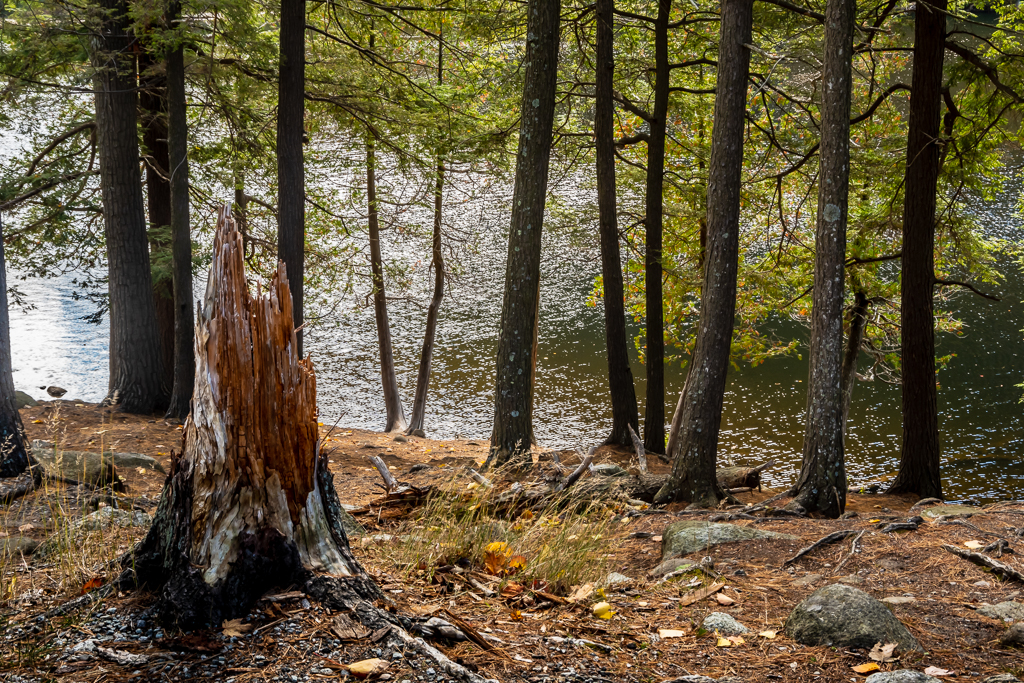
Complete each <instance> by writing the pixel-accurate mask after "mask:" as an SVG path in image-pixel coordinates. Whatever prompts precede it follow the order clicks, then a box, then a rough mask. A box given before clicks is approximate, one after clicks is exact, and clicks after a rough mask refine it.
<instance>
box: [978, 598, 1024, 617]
mask: <svg viewBox="0 0 1024 683" xmlns="http://www.w3.org/2000/svg"><path fill="white" fill-rule="evenodd" d="M978 614H980V615H981V616H983V617H989V618H991V619H1000V620H1002V621H1024V604H1021V603H1019V602H1014V601H1013V600H1007V601H1006V602H1000V603H999V604H998V605H982V606H981V607H979V608H978Z"/></svg>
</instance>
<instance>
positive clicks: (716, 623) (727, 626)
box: [701, 612, 750, 636]
mask: <svg viewBox="0 0 1024 683" xmlns="http://www.w3.org/2000/svg"><path fill="white" fill-rule="evenodd" d="M701 625H702V626H703V627H704V628H705V629H707V630H708V631H718V632H719V633H720V634H722V635H723V636H738V635H739V634H741V633H747V632H748V631H750V629H749V628H747V627H746V626H744V625H743V624H741V623H740V622H738V621H736V620H735V619H733V618H732V617H731V616H730V615H728V614H726V613H724V612H712V613H711V614H709V615H707V616H706V617H704V621H703V623H702V624H701Z"/></svg>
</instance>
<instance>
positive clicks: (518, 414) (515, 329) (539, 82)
mask: <svg viewBox="0 0 1024 683" xmlns="http://www.w3.org/2000/svg"><path fill="white" fill-rule="evenodd" d="M560 10H561V2H560V0H529V3H528V4H527V10H526V11H527V13H528V15H529V20H528V22H527V42H526V56H525V61H524V66H525V69H526V78H525V83H524V84H523V99H522V107H521V111H520V119H521V120H520V126H519V148H518V151H517V154H516V180H515V189H514V190H513V193H512V222H511V227H510V229H509V233H508V257H507V261H506V264H505V293H504V298H503V300H502V306H501V324H500V327H499V330H500V331H499V336H498V359H497V378H496V382H495V390H494V431H493V432H492V434H491V452H490V455H489V456H488V458H487V462H486V463H484V466H485V467H491V466H496V465H503V464H505V463H507V462H509V461H512V460H516V461H518V460H519V459H521V458H523V457H524V456H528V455H529V452H530V442H531V439H532V436H533V361H534V359H533V355H534V349H533V336H534V329H535V327H536V325H537V302H538V298H539V296H540V246H541V229H542V226H543V222H544V203H545V199H546V198H547V187H548V162H549V157H550V153H551V132H552V125H553V123H554V118H555V86H556V82H557V75H556V72H557V70H558V44H559V40H558V34H559V12H560Z"/></svg>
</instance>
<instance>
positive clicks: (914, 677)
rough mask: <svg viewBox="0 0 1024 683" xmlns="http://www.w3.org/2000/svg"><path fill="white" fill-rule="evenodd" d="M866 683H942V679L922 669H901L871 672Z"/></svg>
mask: <svg viewBox="0 0 1024 683" xmlns="http://www.w3.org/2000/svg"><path fill="white" fill-rule="evenodd" d="M864 683H942V681H941V680H939V679H938V678H935V677H934V676H929V675H928V674H924V673H921V672H920V671H914V670H912V669H900V670H898V671H879V672H878V673H876V674H871V675H870V676H868V678H867V680H866V681H864Z"/></svg>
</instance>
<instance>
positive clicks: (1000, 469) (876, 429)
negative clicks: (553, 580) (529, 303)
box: [11, 190, 1024, 502]
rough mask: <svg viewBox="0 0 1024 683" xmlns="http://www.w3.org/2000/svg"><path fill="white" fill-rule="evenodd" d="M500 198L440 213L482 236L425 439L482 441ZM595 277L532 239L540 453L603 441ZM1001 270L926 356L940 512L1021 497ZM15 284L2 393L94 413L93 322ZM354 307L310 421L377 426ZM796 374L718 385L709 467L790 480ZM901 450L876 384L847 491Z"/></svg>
mask: <svg viewBox="0 0 1024 683" xmlns="http://www.w3.org/2000/svg"><path fill="white" fill-rule="evenodd" d="M581 192H582V191H579V190H576V197H577V198H578V199H580V201H589V200H590V198H589V197H588V196H586V193H585V192H583V193H582V194H581ZM1016 199H1017V195H1016V193H1015V192H1010V191H1008V192H1007V193H1006V194H1005V195H1004V196H1003V197H1002V198H1000V200H999V201H996V202H992V203H987V204H979V205H978V206H976V207H974V208H973V210H974V211H976V212H977V215H979V216H980V217H981V218H982V221H983V224H984V225H985V229H986V230H987V231H988V233H989V234H991V235H994V236H1000V237H1005V238H1008V239H1011V240H1013V241H1019V240H1018V238H1017V237H1016V232H1017V230H1018V228H1019V226H1020V220H1019V218H1018V217H1017V215H1016V213H1015V211H1014V206H1015V202H1016ZM507 200H508V197H507V196H501V195H500V193H498V194H497V195H496V194H495V193H490V194H487V195H485V196H480V197H478V198H476V199H473V200H469V201H466V202H464V203H463V202H461V200H455V199H452V200H449V206H448V208H447V211H448V215H449V216H453V217H454V218H453V220H454V221H455V222H456V223H458V224H461V225H467V226H469V225H471V226H473V231H474V232H476V233H477V234H480V235H483V237H481V238H480V241H479V242H478V243H477V244H476V253H475V254H469V255H464V256H463V258H462V266H463V272H462V273H461V274H460V275H459V277H458V279H457V281H455V282H454V283H453V284H452V285H451V286H450V287H449V289H448V292H447V296H446V299H445V303H444V306H443V308H442V313H441V319H440V324H439V327H438V332H437V348H436V350H435V354H434V365H433V381H432V383H431V391H430V394H429V400H428V407H427V425H426V426H427V431H428V433H429V434H430V435H431V436H434V437H438V438H452V437H462V438H477V439H486V438H487V437H488V436H489V433H490V429H491V420H492V416H493V403H492V401H493V396H492V392H493V382H494V370H493V367H494V349H495V344H496V340H497V332H498V330H497V326H498V320H499V314H500V305H501V291H502V285H503V278H504V265H503V263H504V253H505V241H504V240H505V237H504V232H505V231H506V230H507V224H508V213H507ZM385 239H387V238H385ZM402 249H406V250H408V249H410V247H409V245H408V244H406V245H405V246H403V247H394V248H392V255H395V254H396V253H398V252H400V251H401V250H402ZM410 253H411V252H410ZM423 253H425V252H424V251H419V252H416V254H423ZM399 255H401V254H399ZM410 258H419V256H410ZM426 265H427V264H426V263H419V268H418V270H416V271H414V273H413V278H412V287H411V290H410V292H409V297H408V298H406V299H399V300H395V301H392V302H391V303H390V304H389V305H390V314H391V324H392V336H393V339H394V344H395V362H396V366H397V371H398V377H399V385H400V388H401V391H402V395H403V398H404V399H405V400H406V401H411V399H412V394H413V389H414V382H415V376H416V368H417V364H418V362H419V351H420V344H421V343H422V335H423V328H424V319H425V313H426V311H425V303H426V301H427V299H428V297H429V291H430V287H431V286H432V279H431V278H430V277H428V273H427V268H426ZM599 268H600V261H599V254H598V250H597V246H596V240H594V239H593V237H589V238H580V234H579V233H578V232H577V233H573V234H551V233H549V234H548V235H547V236H546V240H545V244H544V262H543V281H542V294H541V329H540V340H539V360H538V365H537V379H538V386H537V393H536V399H535V400H536V403H535V405H536V408H535V416H536V417H535V429H536V434H537V439H538V441H539V443H540V444H541V445H543V446H551V447H574V446H580V447H586V446H589V445H592V444H594V443H596V442H598V441H600V440H602V439H603V438H604V436H605V435H606V432H607V430H608V428H609V425H610V414H609V410H608V407H607V405H608V398H607V379H606V370H607V368H606V364H605V360H604V328H603V322H602V319H601V309H600V307H598V308H593V307H588V306H586V304H585V301H586V298H587V294H588V293H589V292H590V290H591V287H592V283H593V280H594V277H595V275H597V274H598V273H599ZM1002 270H1003V272H1004V274H1005V275H1006V280H1005V281H1004V282H1003V283H1001V284H1000V285H998V286H995V287H992V288H991V289H992V290H993V291H994V292H995V293H996V294H997V295H999V296H1001V297H1002V301H1001V302H998V303H996V302H990V301H987V300H984V299H981V298H979V297H976V296H974V295H970V294H965V295H962V296H960V297H959V298H958V300H957V302H956V307H957V309H958V314H959V316H960V317H961V318H962V319H963V320H964V322H965V323H966V328H965V334H964V335H963V336H962V337H951V336H948V335H945V336H941V337H940V339H939V353H940V354H947V353H956V354H957V355H956V358H955V359H954V361H953V362H952V363H951V365H950V366H949V367H948V368H947V369H946V370H944V371H943V372H942V374H941V376H940V379H941V385H942V389H941V390H940V392H939V410H940V428H941V439H942V446H943V454H944V466H943V477H944V485H945V492H946V495H947V497H949V498H950V499H955V500H964V501H978V502H982V501H990V500H994V499H1004V498H1007V497H1012V498H1018V499H1020V498H1024V424H1022V418H1021V406H1020V404H1019V399H1020V397H1021V394H1022V392H1024V389H1020V388H1018V387H1016V386H1015V385H1017V384H1018V383H1021V382H1022V381H1024V379H1022V374H1024V373H1022V372H1021V357H1022V356H1024V332H1021V328H1024V308H1022V304H1021V301H1022V300H1024V288H1022V287H1021V285H1020V282H1019V277H1018V270H1017V268H1016V266H1015V265H1014V264H1013V263H1012V262H1011V261H1010V259H1009V258H1006V259H1004V260H1003V261H1002ZM16 283H17V284H19V286H20V288H21V290H22V292H23V293H24V294H26V295H27V296H28V298H29V300H31V301H32V302H33V303H34V304H35V305H36V309H35V310H32V311H28V312H20V311H12V315H11V325H12V330H11V336H12V345H13V349H12V350H13V357H14V368H15V372H14V380H15V385H16V386H17V387H18V388H19V389H22V390H25V391H28V393H30V394H32V395H34V396H37V397H43V396H44V392H42V391H40V389H39V387H41V386H46V385H48V384H59V385H61V386H63V387H65V388H67V389H68V390H69V394H68V397H73V398H81V399H83V400H87V401H98V400H100V399H101V398H102V397H103V395H104V393H105V389H106V384H107V345H106V335H107V325H106V321H104V322H103V323H102V324H101V325H92V324H89V323H86V322H84V321H82V320H81V318H82V316H83V315H85V314H86V313H89V312H90V310H91V309H90V307H89V304H87V303H85V302H79V301H74V300H72V298H71V291H72V287H71V286H70V281H69V280H67V281H65V280H57V281H48V282H39V281H28V282H16ZM365 288H366V286H365V285H364V289H365ZM200 291H201V290H199V289H197V293H198V292H200ZM364 293H365V292H364ZM361 301H362V300H361V299H360V301H353V300H349V301H346V302H343V304H342V305H341V306H340V307H339V308H338V309H337V311H336V312H335V314H334V315H333V316H332V317H331V318H330V319H329V320H328V321H324V322H322V323H321V324H320V325H318V326H316V327H313V328H312V329H310V330H309V332H308V334H307V337H306V339H307V349H308V351H309V352H311V353H312V355H313V359H314V362H315V364H316V367H317V374H318V382H317V383H318V387H319V390H320V406H321V413H322V418H323V421H324V422H325V423H328V424H333V423H335V422H337V423H338V424H339V425H341V426H346V427H359V428H366V429H382V428H383V426H384V407H383V403H382V401H381V398H380V397H381V386H380V378H379V374H378V356H377V340H376V332H375V328H374V318H373V309H372V307H363V306H359V305H357V304H359V303H361ZM781 332H785V333H786V334H787V335H789V336H791V337H793V336H795V337H798V338H802V339H805V338H806V332H805V331H804V330H803V329H802V328H800V327H799V326H797V325H795V324H792V323H788V322H787V323H785V324H784V325H783V327H782V328H781ZM631 333H632V334H634V335H635V334H637V333H638V330H637V329H631ZM804 356H805V357H806V354H804ZM633 371H634V377H635V378H636V380H637V395H638V396H639V397H643V396H644V395H645V386H644V381H643V375H644V371H643V367H642V366H641V365H639V364H638V363H636V362H635V361H634V368H633ZM806 377H807V365H806V361H801V360H798V359H796V358H783V359H777V360H772V361H769V362H767V363H765V364H763V365H762V366H760V367H758V368H755V369H751V368H743V369H741V370H740V371H736V372H731V374H730V379H729V387H728V393H727V395H726V404H725V413H724V415H723V421H722V434H721V448H720V455H721V457H723V458H724V457H730V458H732V459H733V460H735V462H736V463H737V464H757V463H761V462H764V461H765V460H768V459H770V458H774V459H776V460H777V461H778V465H777V466H776V467H775V468H773V469H772V470H770V471H769V472H768V473H767V477H766V480H767V483H768V484H769V485H773V486H774V485H781V484H788V483H790V482H792V481H793V480H794V478H795V476H796V473H797V471H798V469H799V460H800V452H801V447H802V441H803V413H804V401H805V392H806ZM683 380H684V374H683V372H682V371H681V369H680V368H679V367H678V366H671V367H670V368H668V372H667V396H666V403H667V411H668V414H669V415H671V412H672V409H673V408H674V406H675V401H676V398H677V396H678V392H679V390H680V388H681V386H682V382H683ZM410 410H411V405H409V404H406V411H407V412H409V411H410ZM641 410H642V406H641ZM900 439H901V436H900V389H899V387H897V386H892V385H888V384H885V383H882V382H880V381H873V382H861V383H858V386H857V388H856V390H855V393H854V399H853V405H852V408H851V414H850V427H849V437H848V448H847V468H848V471H849V477H850V480H851V482H852V483H864V482H870V481H873V480H877V478H878V477H880V476H884V475H887V474H890V473H892V471H893V470H894V468H895V465H896V462H897V460H898V457H899V451H900Z"/></svg>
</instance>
